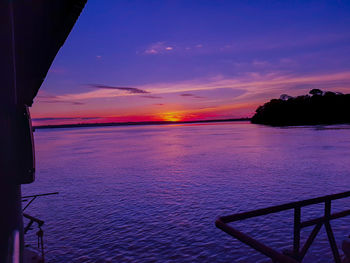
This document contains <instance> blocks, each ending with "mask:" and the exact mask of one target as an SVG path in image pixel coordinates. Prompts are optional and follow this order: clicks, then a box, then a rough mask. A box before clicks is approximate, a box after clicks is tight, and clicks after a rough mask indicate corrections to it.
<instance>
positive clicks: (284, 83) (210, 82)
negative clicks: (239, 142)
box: [39, 71, 350, 104]
mask: <svg viewBox="0 0 350 263" xmlns="http://www.w3.org/2000/svg"><path fill="white" fill-rule="evenodd" d="M93 87H95V89H94V90H92V91H89V92H81V93H70V94H63V95H57V96H52V95H49V94H45V93H44V94H42V95H41V96H39V101H41V99H43V100H44V101H46V102H47V101H50V100H53V101H54V102H65V103H72V104H76V103H77V102H78V103H84V102H88V101H90V100H99V99H111V98H117V97H127V96H135V95H139V96H137V98H147V99H160V98H163V96H162V94H166V95H167V97H168V96H170V95H171V94H174V95H176V94H177V96H181V97H183V98H186V97H188V98H199V96H197V95H195V93H196V92H198V91H200V92H201V95H202V94H203V95H204V96H206V94H207V96H209V97H212V94H215V98H212V100H213V102H215V103H220V101H221V102H223V103H224V101H230V102H231V103H245V102H253V103H262V102H264V101H266V100H267V99H270V98H273V97H279V95H280V94H283V93H287V94H289V95H292V96H295V95H298V94H302V93H305V92H307V91H308V90H309V89H311V88H317V87H319V88H322V89H325V90H331V91H332V90H333V91H340V92H345V93H346V92H349V89H350V71H347V72H338V73H323V74H314V75H293V74H287V73H283V72H278V71H276V72H270V73H266V74H262V73H256V72H251V73H248V74H244V75H241V76H239V77H236V78H226V77H223V76H218V77H215V78H211V79H196V80H190V81H182V82H174V83H152V84H147V85H140V86H137V87H133V88H130V87H114V86H106V85H94V86H93ZM228 90H233V91H238V90H239V91H241V92H237V93H236V94H235V93H232V95H230V94H229V93H225V92H224V91H228ZM121 91H124V92H121ZM228 94H229V95H228ZM173 98H174V97H173ZM214 100H215V101H214ZM182 102H184V100H182V101H180V100H178V103H182Z"/></svg>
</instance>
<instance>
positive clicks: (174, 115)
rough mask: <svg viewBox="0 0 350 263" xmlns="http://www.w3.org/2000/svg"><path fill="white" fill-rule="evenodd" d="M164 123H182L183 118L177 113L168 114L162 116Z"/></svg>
mask: <svg viewBox="0 0 350 263" xmlns="http://www.w3.org/2000/svg"><path fill="white" fill-rule="evenodd" d="M160 117H161V119H162V120H163V121H182V120H183V116H182V115H181V114H179V113H177V112H166V113H163V114H161V115H160Z"/></svg>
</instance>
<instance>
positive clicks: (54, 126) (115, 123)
mask: <svg viewBox="0 0 350 263" xmlns="http://www.w3.org/2000/svg"><path fill="white" fill-rule="evenodd" d="M250 120H251V119H250V118H240V119H221V120H199V121H141V122H106V123H75V124H55V125H39V126H33V129H34V130H36V129H59V128H85V127H110V126H137V125H166V124H191V123H213V122H237V121H250Z"/></svg>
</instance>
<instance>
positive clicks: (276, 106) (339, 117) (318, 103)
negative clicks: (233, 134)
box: [251, 89, 350, 126]
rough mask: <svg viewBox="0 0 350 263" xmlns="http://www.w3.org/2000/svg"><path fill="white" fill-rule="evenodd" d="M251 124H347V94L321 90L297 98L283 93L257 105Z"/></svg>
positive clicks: (349, 97)
mask: <svg viewBox="0 0 350 263" xmlns="http://www.w3.org/2000/svg"><path fill="white" fill-rule="evenodd" d="M251 122H252V123H256V124H266V125H272V126H288V125H317V124H341V123H350V94H342V93H340V92H331V91H326V92H324V91H322V90H320V89H312V90H310V92H309V94H307V95H302V96H297V97H292V96H289V95H287V94H282V95H281V96H280V98H279V99H272V100H270V101H269V102H267V103H265V104H264V105H262V106H259V107H258V108H257V109H256V113H255V115H254V116H253V117H252V119H251Z"/></svg>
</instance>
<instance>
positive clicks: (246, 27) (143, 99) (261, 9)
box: [31, 0, 350, 125]
mask: <svg viewBox="0 0 350 263" xmlns="http://www.w3.org/2000/svg"><path fill="white" fill-rule="evenodd" d="M349 54H350V1H342V0H332V1H321V0H317V1H233V0H227V1H224V0H216V1H215V0H211V1H205V0H201V1H200V0H183V1H180V0H162V1H161V0H158V1H152V0H134V1H130V0H129V1H127V0H121V1H113V0H103V1H101V0H100V1H98V0H89V1H88V3H87V5H86V7H85V9H84V11H83V13H82V15H81V16H80V18H79V20H78V22H77V24H76V25H75V27H74V29H73V31H72V33H71V34H70V36H69V37H68V39H67V41H66V43H65V45H64V46H63V47H62V49H61V50H60V52H59V54H58V55H57V57H56V59H55V61H54V63H53V65H52V67H51V69H50V71H49V74H48V75H47V78H46V80H45V82H44V84H43V86H42V87H41V89H40V91H39V94H38V96H37V97H36V99H35V102H34V105H33V107H32V109H31V112H32V117H33V122H34V125H41V124H58V123H81V122H110V121H115V122H119V121H120V122H124V121H152V120H170V121H177V120H199V119H200V120H205V119H225V118H240V117H250V116H252V114H253V113H254V111H255V109H256V107H257V106H258V105H260V104H262V103H264V102H265V101H267V100H269V99H271V98H276V97H277V98H278V97H279V96H280V94H283V93H286V94H289V95H292V96H295V95H301V94H305V93H307V92H308V91H309V90H310V89H312V88H321V89H323V90H330V91H340V92H344V93H350V59H349V58H350V57H349Z"/></svg>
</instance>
